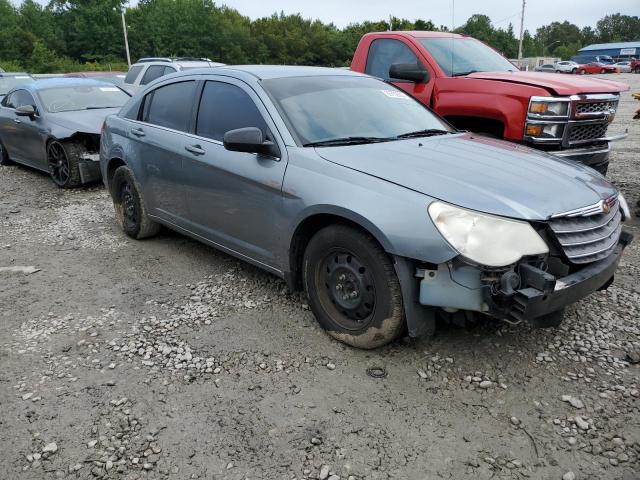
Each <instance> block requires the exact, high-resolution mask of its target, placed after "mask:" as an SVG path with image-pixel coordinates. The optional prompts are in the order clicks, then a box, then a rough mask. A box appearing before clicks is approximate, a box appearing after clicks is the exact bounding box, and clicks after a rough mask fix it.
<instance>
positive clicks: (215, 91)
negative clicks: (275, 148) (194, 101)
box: [196, 81, 267, 142]
mask: <svg viewBox="0 0 640 480" xmlns="http://www.w3.org/2000/svg"><path fill="white" fill-rule="evenodd" d="M245 127H256V128H259V129H260V130H262V132H263V134H264V135H265V136H267V124H266V123H265V121H264V118H263V117H262V115H261V114H260V111H259V110H258V107H257V106H256V104H255V103H254V101H253V100H252V99H251V97H250V96H249V95H248V94H247V93H246V92H245V91H244V90H242V89H241V88H240V87H237V86H235V85H231V84H229V83H223V82H213V81H209V82H207V83H206V84H205V86H204V90H203V91H202V98H201V99H200V107H199V109H198V121H197V123H196V135H200V136H202V137H207V138H212V139H213V140H218V141H220V142H221V141H222V138H223V137H224V134H225V133H226V132H228V131H229V130H235V129H237V128H245Z"/></svg>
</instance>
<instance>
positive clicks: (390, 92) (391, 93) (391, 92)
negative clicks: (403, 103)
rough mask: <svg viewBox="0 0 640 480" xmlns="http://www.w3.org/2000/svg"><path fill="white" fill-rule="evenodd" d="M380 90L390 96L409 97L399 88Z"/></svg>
mask: <svg viewBox="0 0 640 480" xmlns="http://www.w3.org/2000/svg"><path fill="white" fill-rule="evenodd" d="M380 91H381V92H382V93H384V94H385V95H386V96H387V97H389V98H402V99H406V98H407V95H406V94H404V93H402V92H401V91H399V90H380Z"/></svg>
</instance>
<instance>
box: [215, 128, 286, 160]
mask: <svg viewBox="0 0 640 480" xmlns="http://www.w3.org/2000/svg"><path fill="white" fill-rule="evenodd" d="M222 143H223V145H224V148H226V149H227V150H229V151H231V152H245V153H259V154H261V155H270V156H272V157H279V156H280V150H279V149H278V146H277V145H276V144H275V143H273V142H272V141H270V140H267V139H265V138H264V133H262V130H260V129H259V128H256V127H246V128H238V129H236V130H229V131H228V132H227V133H225V134H224V137H223V139H222Z"/></svg>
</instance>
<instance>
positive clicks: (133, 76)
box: [124, 65, 144, 84]
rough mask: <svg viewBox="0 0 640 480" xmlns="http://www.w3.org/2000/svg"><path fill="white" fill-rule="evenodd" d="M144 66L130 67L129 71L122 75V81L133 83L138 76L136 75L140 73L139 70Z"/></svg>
mask: <svg viewBox="0 0 640 480" xmlns="http://www.w3.org/2000/svg"><path fill="white" fill-rule="evenodd" d="M143 68H144V67H143V66H142V65H135V66H133V67H131V70H129V73H127V76H126V77H124V83H129V84H133V83H135V81H136V78H138V75H140V72H141V71H142V69H143Z"/></svg>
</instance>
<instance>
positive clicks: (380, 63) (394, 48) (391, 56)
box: [365, 38, 420, 80]
mask: <svg viewBox="0 0 640 480" xmlns="http://www.w3.org/2000/svg"><path fill="white" fill-rule="evenodd" d="M394 63H415V64H419V63H420V62H419V61H418V57H417V56H416V54H415V53H413V52H412V51H411V49H410V48H409V47H408V46H406V45H405V44H404V43H402V42H401V41H399V40H392V39H387V38H383V39H378V40H374V41H373V42H372V43H371V47H369V56H368V57H367V66H366V67H365V73H367V74H368V75H371V76H373V77H378V78H382V79H383V80H389V79H390V77H389V69H390V68H391V65H393V64H394Z"/></svg>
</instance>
